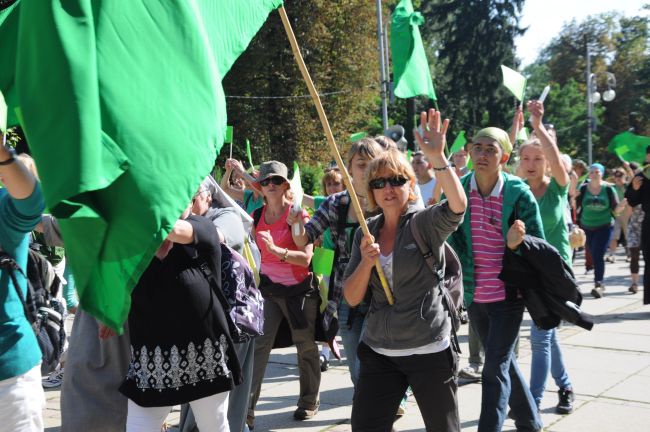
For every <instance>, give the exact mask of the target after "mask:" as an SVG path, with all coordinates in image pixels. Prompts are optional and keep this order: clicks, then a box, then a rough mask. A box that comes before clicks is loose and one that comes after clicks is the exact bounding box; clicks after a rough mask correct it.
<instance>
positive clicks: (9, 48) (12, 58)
mask: <svg viewBox="0 0 650 432" xmlns="http://www.w3.org/2000/svg"><path fill="white" fill-rule="evenodd" d="M19 17H20V8H19V3H18V2H16V3H13V4H12V5H11V6H9V7H7V8H5V9H3V10H1V11H0V53H2V65H1V66H0V90H1V91H2V93H3V94H4V97H5V102H6V103H7V106H8V109H7V125H8V126H14V125H16V124H18V119H17V118H16V116H15V111H14V109H12V108H13V107H14V106H16V99H17V95H16V87H15V71H16V55H17V50H16V45H17V44H18V18H19Z"/></svg>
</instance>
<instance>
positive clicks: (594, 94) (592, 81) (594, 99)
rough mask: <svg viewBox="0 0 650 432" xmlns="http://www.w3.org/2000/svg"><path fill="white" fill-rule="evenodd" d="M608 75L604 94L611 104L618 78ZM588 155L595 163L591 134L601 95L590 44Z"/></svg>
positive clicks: (588, 62) (588, 65)
mask: <svg viewBox="0 0 650 432" xmlns="http://www.w3.org/2000/svg"><path fill="white" fill-rule="evenodd" d="M605 73H606V74H607V90H605V91H604V92H603V100H604V101H605V102H611V101H613V100H614V98H615V97H616V92H615V91H614V88H615V87H616V77H615V76H614V74H613V73H611V72H605ZM586 75H587V154H588V159H589V165H591V164H592V163H593V142H592V137H591V134H592V132H593V131H595V130H596V119H595V117H594V115H593V113H594V104H595V103H598V102H599V101H600V93H599V92H598V83H597V82H596V74H595V73H591V55H590V52H589V44H588V43H587V74H586Z"/></svg>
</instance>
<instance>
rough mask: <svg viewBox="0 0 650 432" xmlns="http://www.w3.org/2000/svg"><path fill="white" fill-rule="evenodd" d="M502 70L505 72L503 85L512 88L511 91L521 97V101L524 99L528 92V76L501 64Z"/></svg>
mask: <svg viewBox="0 0 650 432" xmlns="http://www.w3.org/2000/svg"><path fill="white" fill-rule="evenodd" d="M501 72H502V73H503V85H504V86H505V87H506V88H507V89H508V90H510V92H511V93H512V94H513V95H514V96H515V97H516V98H517V99H519V101H520V102H523V101H524V96H525V94H526V77H525V76H523V75H522V74H520V73H519V72H517V71H516V70H513V69H510V68H509V67H508V66H504V65H501Z"/></svg>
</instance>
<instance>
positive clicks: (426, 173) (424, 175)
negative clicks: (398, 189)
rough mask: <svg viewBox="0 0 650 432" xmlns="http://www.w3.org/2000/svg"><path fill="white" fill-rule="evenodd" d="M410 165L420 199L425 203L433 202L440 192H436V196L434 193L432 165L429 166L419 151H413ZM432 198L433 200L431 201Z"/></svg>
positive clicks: (434, 180) (434, 181) (434, 184)
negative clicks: (416, 182) (418, 189)
mask: <svg viewBox="0 0 650 432" xmlns="http://www.w3.org/2000/svg"><path fill="white" fill-rule="evenodd" d="M411 165H412V166H413V171H414V172H415V177H416V178H417V180H418V186H419V187H420V194H421V195H422V201H423V202H424V203H425V205H431V204H433V203H434V202H436V201H437V200H438V199H439V198H440V197H439V195H440V192H438V194H437V195H438V196H437V197H436V196H435V195H436V194H435V193H434V190H435V188H436V177H435V175H434V173H433V166H431V163H429V161H428V160H427V158H426V156H425V155H424V153H422V152H421V151H418V152H415V153H413V159H412V160H411ZM432 198H433V199H435V200H434V201H432Z"/></svg>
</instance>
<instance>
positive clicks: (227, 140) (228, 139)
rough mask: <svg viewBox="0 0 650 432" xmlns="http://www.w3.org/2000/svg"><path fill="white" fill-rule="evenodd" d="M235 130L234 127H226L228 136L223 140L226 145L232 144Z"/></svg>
mask: <svg viewBox="0 0 650 432" xmlns="http://www.w3.org/2000/svg"><path fill="white" fill-rule="evenodd" d="M232 136H233V128H232V126H226V136H225V137H224V138H223V142H224V143H225V144H232Z"/></svg>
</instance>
